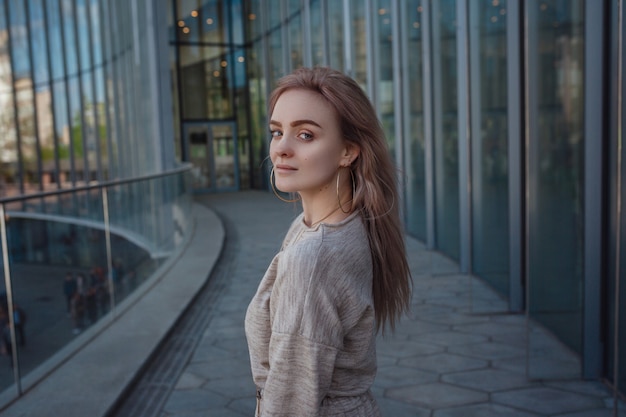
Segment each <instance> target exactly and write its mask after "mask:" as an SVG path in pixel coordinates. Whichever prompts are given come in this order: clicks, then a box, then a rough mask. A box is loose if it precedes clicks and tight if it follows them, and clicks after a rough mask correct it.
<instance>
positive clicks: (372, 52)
mask: <svg viewBox="0 0 626 417" xmlns="http://www.w3.org/2000/svg"><path fill="white" fill-rule="evenodd" d="M374 1H375V0H365V49H366V50H367V51H368V52H369V53H368V54H367V57H366V63H367V95H368V96H369V98H370V100H371V102H372V104H374V106H375V107H376V112H378V105H377V101H378V100H377V98H376V97H377V96H378V94H377V92H376V85H377V84H378V82H377V81H376V78H377V77H376V74H377V71H376V62H377V60H376V57H377V56H378V54H377V53H376V49H375V47H374V45H375V42H374V36H375V35H376V33H375V25H374V19H375V17H374V16H375V14H374V4H373V2H374Z"/></svg>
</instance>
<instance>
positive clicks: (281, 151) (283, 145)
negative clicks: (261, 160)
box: [270, 135, 293, 156]
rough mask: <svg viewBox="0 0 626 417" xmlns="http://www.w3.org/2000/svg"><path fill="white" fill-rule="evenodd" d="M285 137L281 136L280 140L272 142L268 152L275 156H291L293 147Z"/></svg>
mask: <svg viewBox="0 0 626 417" xmlns="http://www.w3.org/2000/svg"><path fill="white" fill-rule="evenodd" d="M291 145H292V144H291V141H290V140H289V139H288V137H287V136H285V135H283V136H282V137H281V138H280V139H274V140H272V143H271V145H270V151H271V152H272V153H274V154H275V155H277V156H291V155H292V154H293V147H292V146H291Z"/></svg>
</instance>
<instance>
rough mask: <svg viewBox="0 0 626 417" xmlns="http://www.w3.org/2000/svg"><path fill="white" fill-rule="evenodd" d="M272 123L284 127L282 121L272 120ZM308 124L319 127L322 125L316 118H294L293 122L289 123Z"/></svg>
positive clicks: (296, 124) (295, 124)
mask: <svg viewBox="0 0 626 417" xmlns="http://www.w3.org/2000/svg"><path fill="white" fill-rule="evenodd" d="M270 124H271V125H274V126H278V127H282V123H280V122H277V121H276V120H270ZM307 124H308V125H313V126H317V127H319V128H321V127H322V126H320V125H319V123H317V122H316V121H315V120H311V119H301V120H294V121H293V122H291V123H289V125H290V126H291V127H296V126H300V125H307Z"/></svg>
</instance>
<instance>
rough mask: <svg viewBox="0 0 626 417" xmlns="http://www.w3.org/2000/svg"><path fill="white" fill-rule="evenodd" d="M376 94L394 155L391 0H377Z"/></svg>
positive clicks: (389, 145) (379, 111)
mask: <svg viewBox="0 0 626 417" xmlns="http://www.w3.org/2000/svg"><path fill="white" fill-rule="evenodd" d="M377 10H378V13H377V16H378V34H377V35H378V37H377V39H378V58H377V59H378V80H376V81H377V83H378V84H377V85H378V95H377V97H376V98H377V103H376V105H377V110H378V114H379V116H380V119H381V122H382V124H383V130H384V131H385V136H386V137H387V145H388V147H389V152H391V155H392V157H395V147H396V132H395V119H394V112H395V110H394V101H393V99H394V94H393V54H392V51H393V45H392V42H395V41H396V40H395V39H392V21H391V20H392V16H391V0H378V9H377Z"/></svg>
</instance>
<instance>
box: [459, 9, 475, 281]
mask: <svg viewBox="0 0 626 417" xmlns="http://www.w3.org/2000/svg"><path fill="white" fill-rule="evenodd" d="M468 11H469V8H468V5H467V0H458V1H457V3H456V22H457V26H456V31H457V36H456V47H457V53H458V58H457V61H456V62H457V84H458V85H457V92H458V93H457V94H458V96H457V97H458V98H457V108H458V118H457V123H458V147H459V148H458V149H459V150H458V152H459V229H460V230H459V268H460V271H461V273H464V274H468V273H470V272H471V271H472V259H471V248H472V240H471V239H472V230H471V224H472V223H471V222H472V205H471V189H472V187H471V185H470V184H471V182H472V171H471V169H472V161H471V158H472V154H471V140H472V135H471V130H470V129H471V126H470V99H471V91H470V83H469V81H470V56H469V55H470V53H469V13H468Z"/></svg>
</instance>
